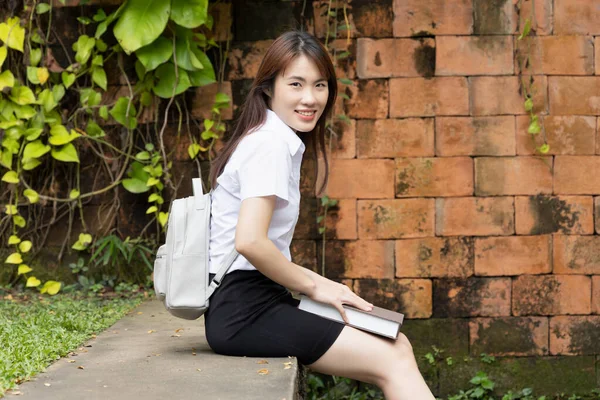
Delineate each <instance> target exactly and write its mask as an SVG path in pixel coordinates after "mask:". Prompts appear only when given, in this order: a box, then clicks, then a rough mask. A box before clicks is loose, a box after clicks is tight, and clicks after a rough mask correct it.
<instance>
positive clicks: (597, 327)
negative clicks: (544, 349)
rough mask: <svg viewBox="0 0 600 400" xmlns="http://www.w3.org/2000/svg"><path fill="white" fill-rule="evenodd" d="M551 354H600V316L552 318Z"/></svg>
mask: <svg viewBox="0 0 600 400" xmlns="http://www.w3.org/2000/svg"><path fill="white" fill-rule="evenodd" d="M550 353H551V354H561V355H585V354H599V353H600V316H597V315H596V316H591V315H590V316H577V317H567V316H558V317H552V318H550Z"/></svg>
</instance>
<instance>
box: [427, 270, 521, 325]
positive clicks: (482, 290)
mask: <svg viewBox="0 0 600 400" xmlns="http://www.w3.org/2000/svg"><path fill="white" fill-rule="evenodd" d="M510 293H511V287H510V278H475V277H470V278H467V279H436V280H434V282H433V298H434V302H433V305H434V308H433V316H434V317H500V316H509V315H510Z"/></svg>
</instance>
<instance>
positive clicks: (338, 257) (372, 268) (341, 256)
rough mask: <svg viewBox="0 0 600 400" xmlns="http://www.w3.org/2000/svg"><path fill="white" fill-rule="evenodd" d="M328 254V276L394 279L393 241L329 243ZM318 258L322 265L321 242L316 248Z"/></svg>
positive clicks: (326, 253) (326, 255)
mask: <svg viewBox="0 0 600 400" xmlns="http://www.w3.org/2000/svg"><path fill="white" fill-rule="evenodd" d="M326 243H327V244H326V251H325V270H326V276H327V277H330V278H331V277H334V278H361V279H363V278H369V279H393V278H394V241H392V240H353V241H346V240H344V241H342V240H328V241H327V242H326ZM317 247H318V249H319V252H318V253H317V259H318V260H319V265H321V263H322V260H323V258H322V256H323V254H322V251H323V245H322V242H321V243H319V245H318V246H317Z"/></svg>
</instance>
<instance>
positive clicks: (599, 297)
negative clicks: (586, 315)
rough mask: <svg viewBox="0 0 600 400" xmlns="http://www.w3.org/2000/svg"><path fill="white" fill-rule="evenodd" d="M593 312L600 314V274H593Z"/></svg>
mask: <svg viewBox="0 0 600 400" xmlns="http://www.w3.org/2000/svg"><path fill="white" fill-rule="evenodd" d="M592 313H593V314H600V275H596V276H592Z"/></svg>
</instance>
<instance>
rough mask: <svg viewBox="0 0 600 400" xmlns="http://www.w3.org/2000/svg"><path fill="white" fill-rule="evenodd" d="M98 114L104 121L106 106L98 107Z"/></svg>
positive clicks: (106, 111) (105, 118)
mask: <svg viewBox="0 0 600 400" xmlns="http://www.w3.org/2000/svg"><path fill="white" fill-rule="evenodd" d="M98 115H100V117H101V118H102V119H103V120H105V121H106V120H107V119H108V107H107V106H102V107H100V109H99V110H98Z"/></svg>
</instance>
